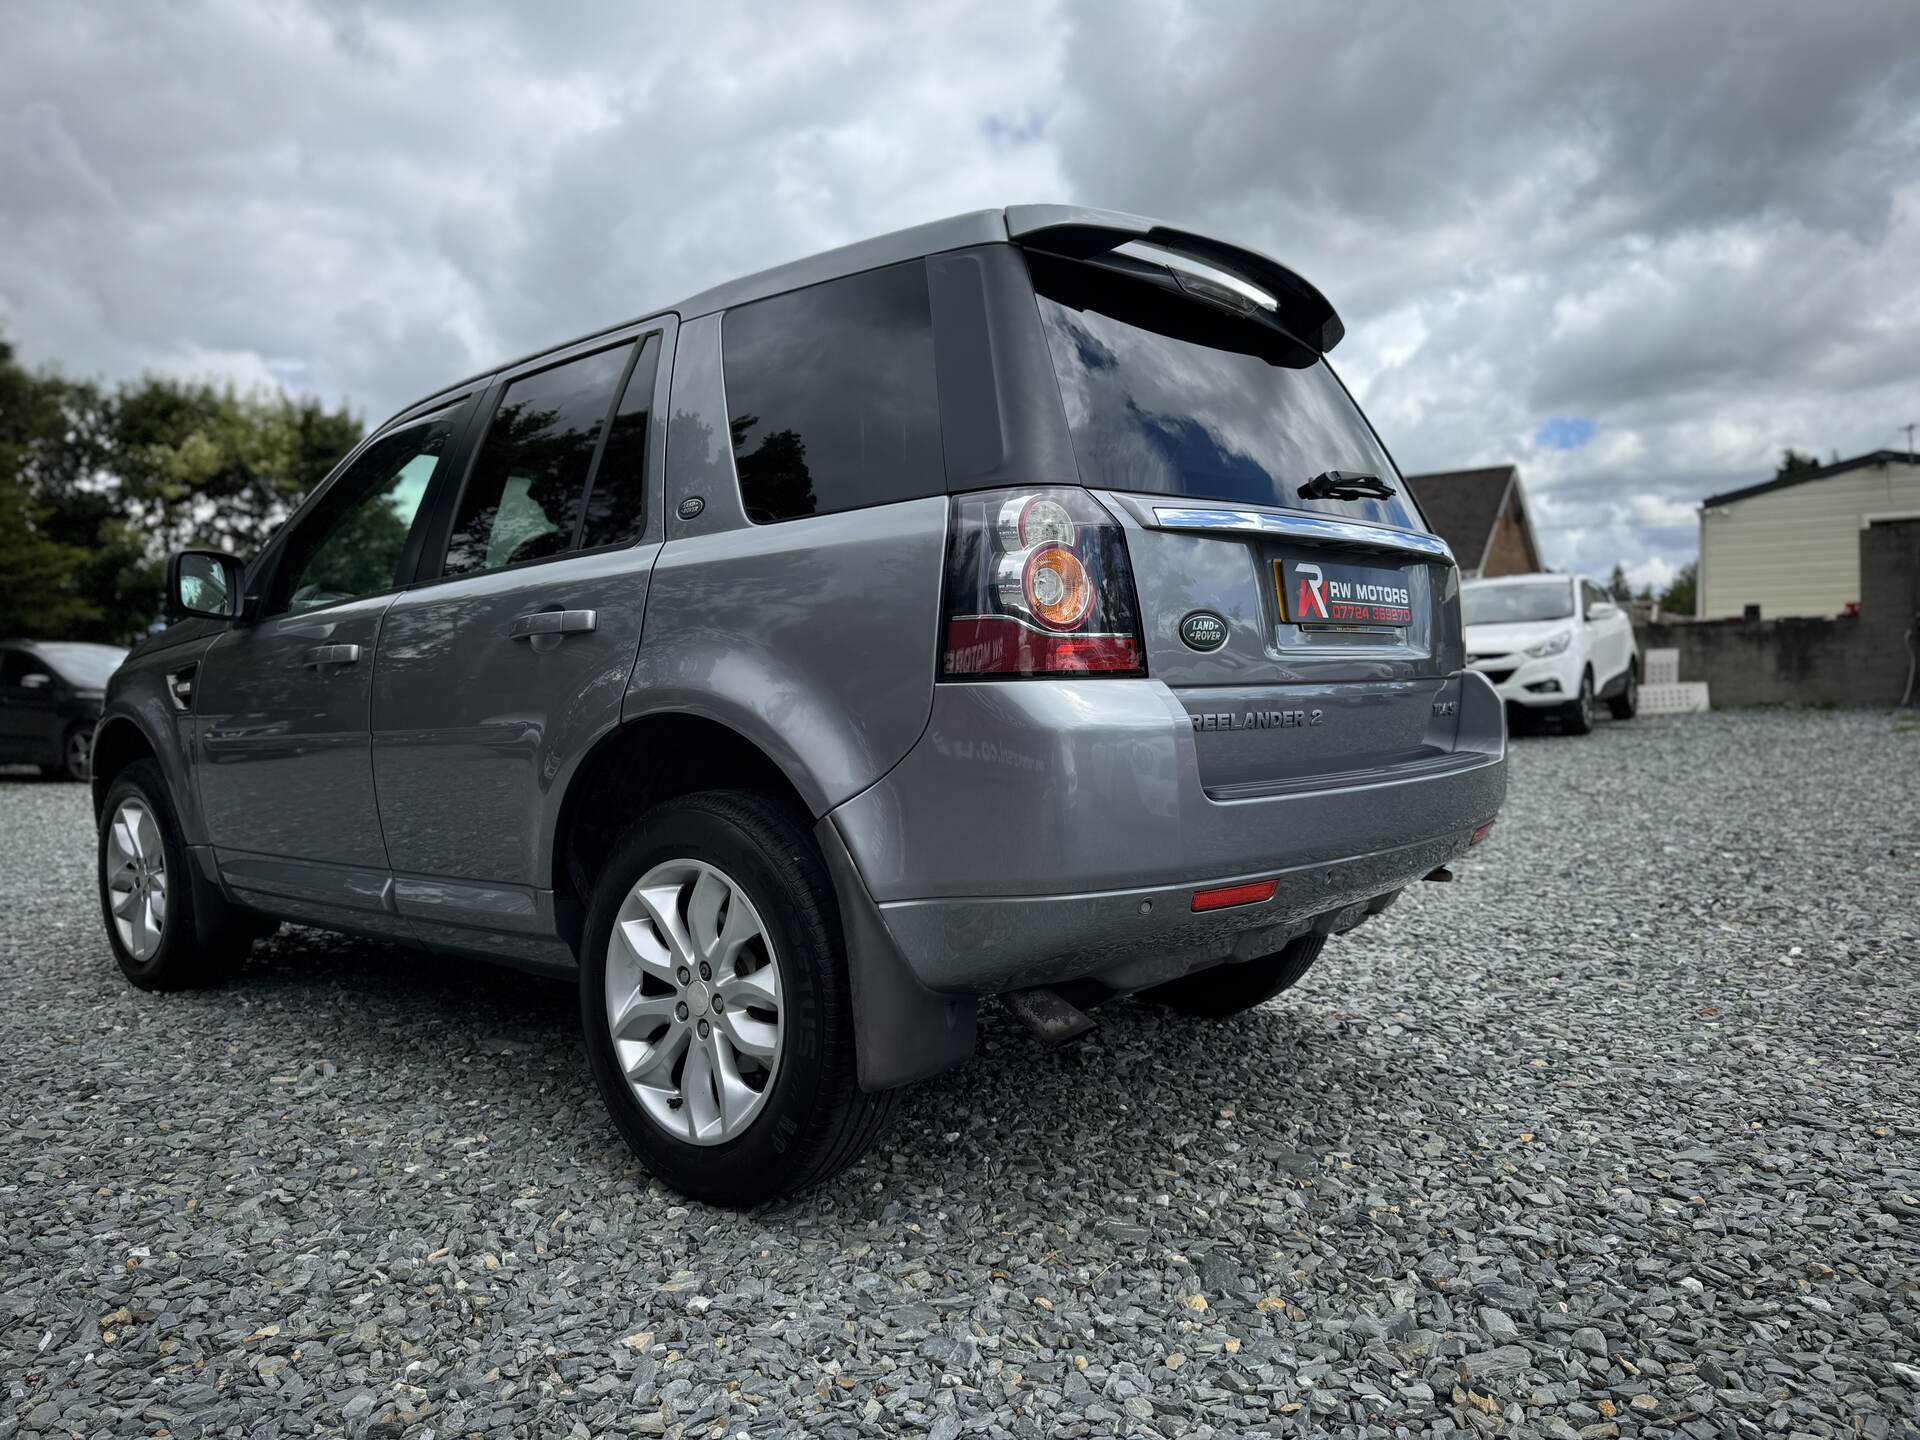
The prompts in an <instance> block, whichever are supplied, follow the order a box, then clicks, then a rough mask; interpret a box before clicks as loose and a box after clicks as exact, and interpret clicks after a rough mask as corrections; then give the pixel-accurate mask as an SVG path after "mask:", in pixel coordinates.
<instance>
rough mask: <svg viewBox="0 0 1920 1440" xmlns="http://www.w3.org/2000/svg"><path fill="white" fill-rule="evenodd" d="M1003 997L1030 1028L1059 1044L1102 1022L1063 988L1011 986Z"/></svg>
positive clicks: (1063, 1043) (1074, 1038) (1050, 1041)
mask: <svg viewBox="0 0 1920 1440" xmlns="http://www.w3.org/2000/svg"><path fill="white" fill-rule="evenodd" d="M1000 998H1001V999H1003V1000H1004V1001H1006V1005H1007V1008H1008V1009H1009V1010H1011V1011H1013V1013H1014V1014H1015V1015H1017V1016H1018V1017H1019V1018H1020V1021H1021V1023H1022V1024H1024V1025H1025V1026H1026V1027H1027V1029H1029V1030H1031V1031H1032V1032H1033V1033H1034V1034H1035V1035H1038V1036H1039V1037H1040V1038H1041V1039H1042V1040H1044V1041H1046V1043H1047V1044H1049V1045H1053V1046H1056V1047H1057V1046H1061V1045H1065V1044H1066V1043H1067V1042H1068V1041H1070V1040H1078V1039H1079V1038H1080V1037H1081V1036H1082V1035H1084V1034H1086V1033H1087V1032H1088V1031H1089V1030H1092V1029H1093V1028H1094V1027H1095V1026H1096V1025H1098V1024H1099V1022H1098V1021H1097V1020H1095V1019H1094V1018H1093V1017H1092V1016H1091V1015H1089V1014H1087V1012H1086V1011H1084V1010H1082V1009H1081V1008H1080V1007H1079V1006H1078V1005H1075V1004H1074V1003H1073V1002H1072V1001H1071V1000H1068V999H1067V998H1065V997H1064V996H1063V995H1061V994H1060V992H1059V991H1057V990H1049V989H1047V988H1046V987H1045V986H1044V985H1042V986H1038V987H1036V988H1035V989H1032V990H1010V991H1008V992H1007V993H1006V994H1005V995H1003V996H1001V997H1000Z"/></svg>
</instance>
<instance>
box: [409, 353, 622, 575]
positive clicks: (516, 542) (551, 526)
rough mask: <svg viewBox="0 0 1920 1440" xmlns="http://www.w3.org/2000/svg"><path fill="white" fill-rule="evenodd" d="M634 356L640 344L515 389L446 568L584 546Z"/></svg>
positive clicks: (487, 444) (526, 378) (464, 500)
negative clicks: (597, 472)
mask: <svg viewBox="0 0 1920 1440" xmlns="http://www.w3.org/2000/svg"><path fill="white" fill-rule="evenodd" d="M633 354H634V347H633V346H632V345H622V346H620V347H619V348H617V349H613V350H601V351H599V352H597V353H595V354H592V355H583V356H581V357H580V358H579V359H578V360H569V361H568V362H567V363H566V364H564V365H555V366H554V367H553V368H552V369H549V370H541V371H537V372H536V373H534V374H532V375H523V376H522V377H521V378H520V379H518V380H515V381H513V382H512V383H511V384H509V385H508V386H507V390H506V393H505V394H504V395H503V396H501V398H500V408H499V409H498V410H496V411H495V412H494V416H493V423H492V424H491V425H490V426H489V427H488V429H487V438H486V440H485V441H484V442H482V444H481V446H480V453H479V455H478V457H477V458H476V459H475V461H474V465H473V473H472V474H471V475H470V476H469V477H468V479H467V488H466V491H465V492H464V493H463V494H462V495H461V497H460V509H459V512H458V514H457V515H456V517H455V519H454V522H453V534H452V536H451V538H450V539H449V540H448V542H447V559H446V564H445V565H444V566H443V567H442V570H441V573H442V574H444V575H473V574H477V573H479V572H480V571H483V570H498V569H500V568H501V567H503V566H507V565H521V564H525V563H526V562H527V561H529V560H544V559H546V558H548V557H549V556H553V555H560V554H564V553H565V552H566V551H568V550H571V549H573V548H575V546H576V545H577V544H578V540H577V538H576V537H577V536H578V535H579V532H580V526H581V520H582V517H583V515H584V513H585V510H586V504H587V482H588V479H589V477H590V475H591V474H592V471H593V461H594V457H595V455H596V454H597V453H598V452H599V449H600V442H601V438H602V436H603V434H604V433H605V432H606V429H607V422H608V419H609V416H610V413H611V411H612V410H613V405H614V397H615V394H616V392H618V391H619V390H620V389H621V385H620V381H621V379H622V377H623V376H625V375H626V373H627V362H628V361H629V360H631V359H632V358H633ZM650 396H651V391H649V397H650ZM643 423H644V422H643ZM642 453H643V454H644V451H643V452H642Z"/></svg>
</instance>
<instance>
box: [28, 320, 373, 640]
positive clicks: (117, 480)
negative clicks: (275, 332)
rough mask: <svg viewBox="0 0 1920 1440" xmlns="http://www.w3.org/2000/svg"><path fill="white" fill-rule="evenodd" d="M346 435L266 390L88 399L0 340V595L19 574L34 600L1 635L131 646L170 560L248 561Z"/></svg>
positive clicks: (153, 385)
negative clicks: (204, 552) (215, 553)
mask: <svg viewBox="0 0 1920 1440" xmlns="http://www.w3.org/2000/svg"><path fill="white" fill-rule="evenodd" d="M360 433H361V427H360V422H359V420H358V419H356V418H355V417H354V416H353V415H351V414H350V413H348V412H347V411H346V410H345V409H339V410H329V409H327V408H326V407H325V406H324V405H322V404H320V403H319V402H317V401H314V400H309V399H295V398H292V397H289V396H286V395H283V394H280V393H278V392H274V391H261V392H255V393H252V394H239V393H237V392H235V391H234V390H233V389H232V387H230V386H228V387H220V386H215V385H210V384H205V383H196V382H182V381H177V380H160V379H153V378H148V379H143V380H139V381H134V382H130V383H128V384H124V385H121V386H119V387H118V388H116V389H114V390H112V391H103V390H102V389H101V388H100V387H99V386H97V385H93V384H90V383H88V382H85V381H74V380H68V379H66V378H64V377H62V376H60V375H59V374H57V373H55V372H52V371H49V370H45V369H41V370H29V369H27V368H26V367H25V366H24V365H22V364H21V363H20V362H19V360H18V359H17V358H16V356H15V353H14V349H13V347H12V346H11V345H9V344H8V343H7V342H6V341H5V340H3V339H0V488H4V489H5V492H6V493H5V495H4V497H3V498H0V513H3V514H4V519H3V520H0V523H3V524H4V525H5V527H6V530H7V534H6V535H5V536H4V537H0V554H3V555H4V558H0V576H4V577H5V578H6V582H7V585H6V586H5V587H0V588H9V589H11V590H13V591H15V592H16V593H19V594H25V593H26V592H27V589H28V586H27V583H26V582H27V581H28V578H29V577H33V579H32V584H33V585H34V586H36V587H38V588H39V590H40V591H41V592H44V593H39V594H33V595H31V596H30V597H29V602H28V604H27V609H26V614H25V616H24V617H23V618H10V619H9V620H8V622H7V625H8V627H10V628H11V629H12V631H13V632H14V633H19V632H21V631H25V632H26V633H31V634H34V635H36V636H39V637H42V638H46V639H69V640H104V641H117V642H122V643H124V642H127V641H131V640H134V639H137V638H138V637H139V636H140V635H142V634H144V633H145V632H146V631H147V630H148V629H150V628H151V627H152V625H153V623H154V621H155V620H156V619H157V618H158V617H159V613H160V600H161V596H160V589H161V578H162V573H163V569H164V566H165V564H166V558H167V555H168V554H169V553H170V552H171V551H173V550H175V549H179V548H182V547H184V546H188V545H207V546H211V547H213V548H216V549H225V550H232V551H233V552H234V553H236V554H239V555H242V556H246V555H250V554H253V553H254V552H256V551H257V550H258V549H259V548H260V546H261V545H262V544H264V543H265V541H266V539H267V537H268V536H269V535H270V534H271V533H272V532H273V529H274V528H275V527H276V526H277V525H278V524H279V523H280V522H281V520H283V519H284V518H285V517H286V515H287V513H288V512H289V511H290V510H291V509H292V508H293V505H294V504H295V503H296V502H297V501H298V499H299V497H300V496H302V495H304V494H305V493H306V492H307V491H308V490H310V489H312V488H313V486H314V485H316V484H317V483H319V481H320V480H321V479H322V478H323V477H324V476H325V475H326V474H327V472H328V471H329V470H331V469H332V468H333V466H334V464H335V463H336V462H338V460H339V459H340V457H341V456H342V455H344V454H345V453H346V452H347V451H348V450H349V449H351V448H352V447H353V446H354V445H355V444H357V443H358V442H359V439H360ZM48 547H52V548H48ZM56 575H57V577H58V578H57V582H56V579H55V577H56ZM56 583H57V590H58V597H57V598H58V603H55V600H56V597H55V595H54V594H52V593H51V592H47V591H46V587H48V586H49V585H56ZM9 598H12V597H9ZM29 622H30V623H29Z"/></svg>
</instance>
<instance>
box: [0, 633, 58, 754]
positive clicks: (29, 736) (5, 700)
mask: <svg viewBox="0 0 1920 1440" xmlns="http://www.w3.org/2000/svg"><path fill="white" fill-rule="evenodd" d="M57 692H58V683H57V682H56V680H55V679H54V674H53V671H52V670H51V669H49V668H48V667H47V664H46V662H45V661H43V660H41V659H40V658H39V657H38V656H37V655H35V654H33V653H32V652H31V651H28V650H20V649H15V648H12V647H8V648H7V649H5V650H0V760H7V761H12V762H27V763H41V762H44V761H48V760H51V759H53V758H54V757H55V756H57V755H58V754H59V753H60V734H59V729H60V721H59V696H58V693H57Z"/></svg>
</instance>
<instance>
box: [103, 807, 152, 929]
mask: <svg viewBox="0 0 1920 1440" xmlns="http://www.w3.org/2000/svg"><path fill="white" fill-rule="evenodd" d="M107 896H108V906H109V908H110V909H111V910H112V912H113V928H114V930H115V931H116V932H117V933H118V934H119V936H120V943H121V945H122V946H124V947H125V948H126V951H127V953H128V954H129V955H131V956H133V958H134V959H135V960H138V961H141V962H143V963H144V962H145V961H148V960H151V959H152V958H153V956H154V953H155V952H156V951H157V950H159V948H160V933H161V931H162V930H163V929H165V927H166V923H167V855H166V849H165V847H164V846H163V845H162V843H161V840H160V826H159V825H158V824H157V823H156V822H155V820H154V818H153V812H152V811H151V810H149V809H148V808H147V807H146V806H145V805H144V804H142V803H141V802H140V801H138V800H132V799H129V800H122V801H121V802H120V805H119V808H118V809H116V810H115V811H114V812H113V820H112V822H111V824H110V825H109V826H108V829H107Z"/></svg>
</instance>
